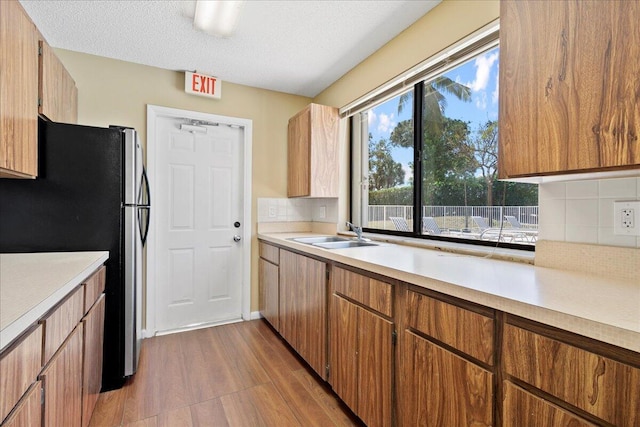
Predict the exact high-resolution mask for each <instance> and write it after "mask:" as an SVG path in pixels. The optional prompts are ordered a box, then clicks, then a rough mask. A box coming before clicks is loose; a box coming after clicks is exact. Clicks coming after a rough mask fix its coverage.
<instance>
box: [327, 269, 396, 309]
mask: <svg viewBox="0 0 640 427" xmlns="http://www.w3.org/2000/svg"><path fill="white" fill-rule="evenodd" d="M332 276H333V277H332V279H331V281H332V284H333V292H336V293H338V294H340V295H344V296H345V297H347V298H350V299H352V300H354V301H357V302H359V303H361V304H363V305H366V306H367V307H369V308H371V309H373V310H375V311H377V312H378V313H380V314H383V315H385V316H388V317H393V299H392V297H391V296H392V295H393V285H392V284H390V283H386V282H382V281H380V280H376V279H373V278H370V277H367V276H363V275H362V274H358V273H354V272H352V271H349V270H345V269H343V268H340V267H334V268H333V272H332Z"/></svg>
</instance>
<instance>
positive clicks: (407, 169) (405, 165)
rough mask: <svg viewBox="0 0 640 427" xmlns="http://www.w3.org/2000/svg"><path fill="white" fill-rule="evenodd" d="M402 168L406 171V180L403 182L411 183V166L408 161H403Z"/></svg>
mask: <svg viewBox="0 0 640 427" xmlns="http://www.w3.org/2000/svg"><path fill="white" fill-rule="evenodd" d="M402 170H403V171H404V182H403V184H405V185H406V184H409V181H410V180H411V173H412V172H411V166H409V164H408V163H402Z"/></svg>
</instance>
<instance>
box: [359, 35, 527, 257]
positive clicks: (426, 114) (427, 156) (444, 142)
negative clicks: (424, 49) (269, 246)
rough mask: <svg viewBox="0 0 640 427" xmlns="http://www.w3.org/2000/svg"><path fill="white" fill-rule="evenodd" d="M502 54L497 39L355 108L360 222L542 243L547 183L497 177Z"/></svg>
mask: <svg viewBox="0 0 640 427" xmlns="http://www.w3.org/2000/svg"><path fill="white" fill-rule="evenodd" d="M499 55H500V50H499V47H498V46H496V45H495V44H494V46H490V47H489V48H486V47H485V48H484V49H477V50H476V52H475V53H474V54H473V55H468V56H467V58H466V60H465V61H459V62H458V63H457V64H456V65H455V66H454V67H449V68H447V66H446V65H439V67H440V70H439V71H437V72H431V73H430V76H429V77H427V78H426V79H424V80H422V81H419V82H418V83H416V84H415V85H414V86H413V87H412V88H411V89H410V90H406V91H404V92H401V93H400V94H398V95H395V96H394V97H392V98H390V99H386V100H383V101H381V102H378V103H377V104H375V105H374V104H373V103H370V106H369V107H368V109H366V110H365V111H361V112H359V113H357V114H355V115H354V116H352V117H353V118H352V120H353V122H352V123H353V126H352V129H353V135H352V141H353V148H354V152H353V159H354V162H353V165H352V182H353V191H352V193H353V198H352V209H353V212H352V214H353V215H352V216H353V218H352V219H354V221H355V220H356V218H357V219H359V222H360V224H361V225H362V226H363V227H364V228H365V230H367V231H370V232H381V233H391V234H403V235H412V236H416V237H417V236H419V237H424V238H430V239H437V240H455V241H459V240H460V239H464V240H465V241H466V242H474V243H478V244H485V245H496V244H498V245H500V246H507V247H518V248H523V249H525V248H528V249H533V247H534V245H535V242H536V240H537V235H538V206H537V205H538V188H537V185H535V184H524V183H514V182H502V181H498V179H497V166H498V164H497V163H498V153H497V150H498V120H499V119H498V64H499V62H498V59H499ZM443 64H446V61H444V62H443ZM371 105H372V106H371Z"/></svg>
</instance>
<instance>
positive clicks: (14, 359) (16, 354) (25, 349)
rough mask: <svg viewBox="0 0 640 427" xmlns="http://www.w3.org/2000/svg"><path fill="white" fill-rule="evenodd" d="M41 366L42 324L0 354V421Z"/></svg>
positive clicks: (34, 377) (36, 374) (25, 389)
mask: <svg viewBox="0 0 640 427" xmlns="http://www.w3.org/2000/svg"><path fill="white" fill-rule="evenodd" d="M40 368H42V325H38V326H37V327H36V328H35V329H33V330H32V331H31V332H29V333H28V334H27V335H25V336H24V338H21V339H20V341H18V343H17V344H15V345H12V346H11V348H10V349H8V350H7V351H5V352H3V353H2V355H0V379H1V380H2V381H0V387H2V389H1V391H0V421H2V420H3V419H4V418H5V417H6V416H7V414H8V413H9V412H10V411H11V409H12V408H13V407H14V406H15V404H16V403H18V400H20V397H21V396H22V395H23V394H24V392H25V391H27V389H28V388H29V386H30V385H31V384H32V383H33V382H34V381H35V380H36V377H37V376H38V373H39V372H40Z"/></svg>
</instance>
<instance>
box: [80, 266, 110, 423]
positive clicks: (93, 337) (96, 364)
mask: <svg viewBox="0 0 640 427" xmlns="http://www.w3.org/2000/svg"><path fill="white" fill-rule="evenodd" d="M103 270H104V269H103ZM102 283H104V281H103V282H102ZM104 309H105V296H104V294H101V295H100V296H99V298H98V300H97V301H96V302H95V304H94V305H93V307H91V309H90V310H89V311H88V312H87V313H86V315H85V316H84V318H83V319H82V325H83V331H84V340H83V344H84V360H83V368H82V427H87V426H88V425H89V421H91V414H92V413H93V408H94V407H95V406H96V402H97V401H98V395H99V394H100V389H101V388H102V347H103V342H104Z"/></svg>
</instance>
